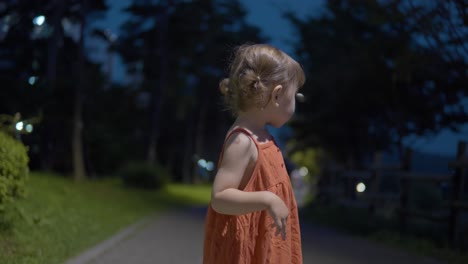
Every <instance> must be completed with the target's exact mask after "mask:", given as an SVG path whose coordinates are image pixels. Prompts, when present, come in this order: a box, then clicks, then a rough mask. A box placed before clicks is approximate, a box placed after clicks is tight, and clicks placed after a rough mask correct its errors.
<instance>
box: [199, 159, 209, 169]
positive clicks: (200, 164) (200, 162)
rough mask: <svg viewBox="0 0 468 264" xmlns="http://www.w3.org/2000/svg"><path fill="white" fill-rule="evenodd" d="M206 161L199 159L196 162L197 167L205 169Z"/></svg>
mask: <svg viewBox="0 0 468 264" xmlns="http://www.w3.org/2000/svg"><path fill="white" fill-rule="evenodd" d="M206 164H207V163H206V160H204V159H200V160H198V166H200V167H202V168H206Z"/></svg>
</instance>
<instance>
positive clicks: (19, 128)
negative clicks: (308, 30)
mask: <svg viewBox="0 0 468 264" xmlns="http://www.w3.org/2000/svg"><path fill="white" fill-rule="evenodd" d="M23 126H24V123H23V122H18V123H16V130H18V131H21V130H23Z"/></svg>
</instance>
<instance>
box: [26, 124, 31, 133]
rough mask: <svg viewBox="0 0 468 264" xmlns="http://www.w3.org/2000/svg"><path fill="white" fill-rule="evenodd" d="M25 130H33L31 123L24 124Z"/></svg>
mask: <svg viewBox="0 0 468 264" xmlns="http://www.w3.org/2000/svg"><path fill="white" fill-rule="evenodd" d="M26 132H28V133H31V132H33V125H31V124H27V125H26Z"/></svg>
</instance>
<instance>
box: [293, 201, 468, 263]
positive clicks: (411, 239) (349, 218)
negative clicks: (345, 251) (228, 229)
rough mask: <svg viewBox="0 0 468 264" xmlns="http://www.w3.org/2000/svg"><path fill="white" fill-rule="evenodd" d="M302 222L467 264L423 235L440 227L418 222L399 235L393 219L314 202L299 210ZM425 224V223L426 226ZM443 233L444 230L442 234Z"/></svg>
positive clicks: (462, 256) (464, 256)
mask: <svg viewBox="0 0 468 264" xmlns="http://www.w3.org/2000/svg"><path fill="white" fill-rule="evenodd" d="M301 214H302V215H303V218H304V219H305V220H306V221H311V222H314V223H317V224H319V225H324V226H328V227H331V228H334V229H337V230H339V231H343V232H345V233H349V234H352V235H356V236H361V237H366V238H368V239H370V240H372V241H375V242H378V243H382V244H385V245H387V246H391V247H394V248H399V249H402V250H406V251H408V252H411V253H413V254H416V255H420V256H428V257H432V258H435V259H439V260H441V261H444V262H445V263H450V264H466V263H468V255H467V254H462V253H460V252H457V251H455V250H451V249H449V248H448V247H447V246H446V244H445V243H443V244H442V245H437V244H436V243H434V242H432V241H431V240H428V239H423V238H421V236H418V235H415V234H423V232H425V233H424V237H431V236H432V237H437V236H438V235H439V233H440V232H437V231H440V230H436V231H433V232H431V231H429V230H428V229H424V225H423V224H422V223H420V222H418V223H414V224H413V225H411V229H412V230H413V234H411V233H410V232H408V233H407V234H405V235H401V234H400V233H399V232H398V225H397V223H396V221H394V220H393V221H389V220H385V219H382V218H370V217H369V215H368V213H367V211H366V210H363V209H350V208H348V209H344V208H340V207H325V206H321V205H317V204H312V205H309V206H308V207H306V208H304V209H303V210H302V212H301ZM426 227H427V225H426ZM444 234H445V233H444Z"/></svg>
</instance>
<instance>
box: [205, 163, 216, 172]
mask: <svg viewBox="0 0 468 264" xmlns="http://www.w3.org/2000/svg"><path fill="white" fill-rule="evenodd" d="M206 170H207V171H213V170H214V163H213V162H212V161H208V162H207V163H206Z"/></svg>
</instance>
